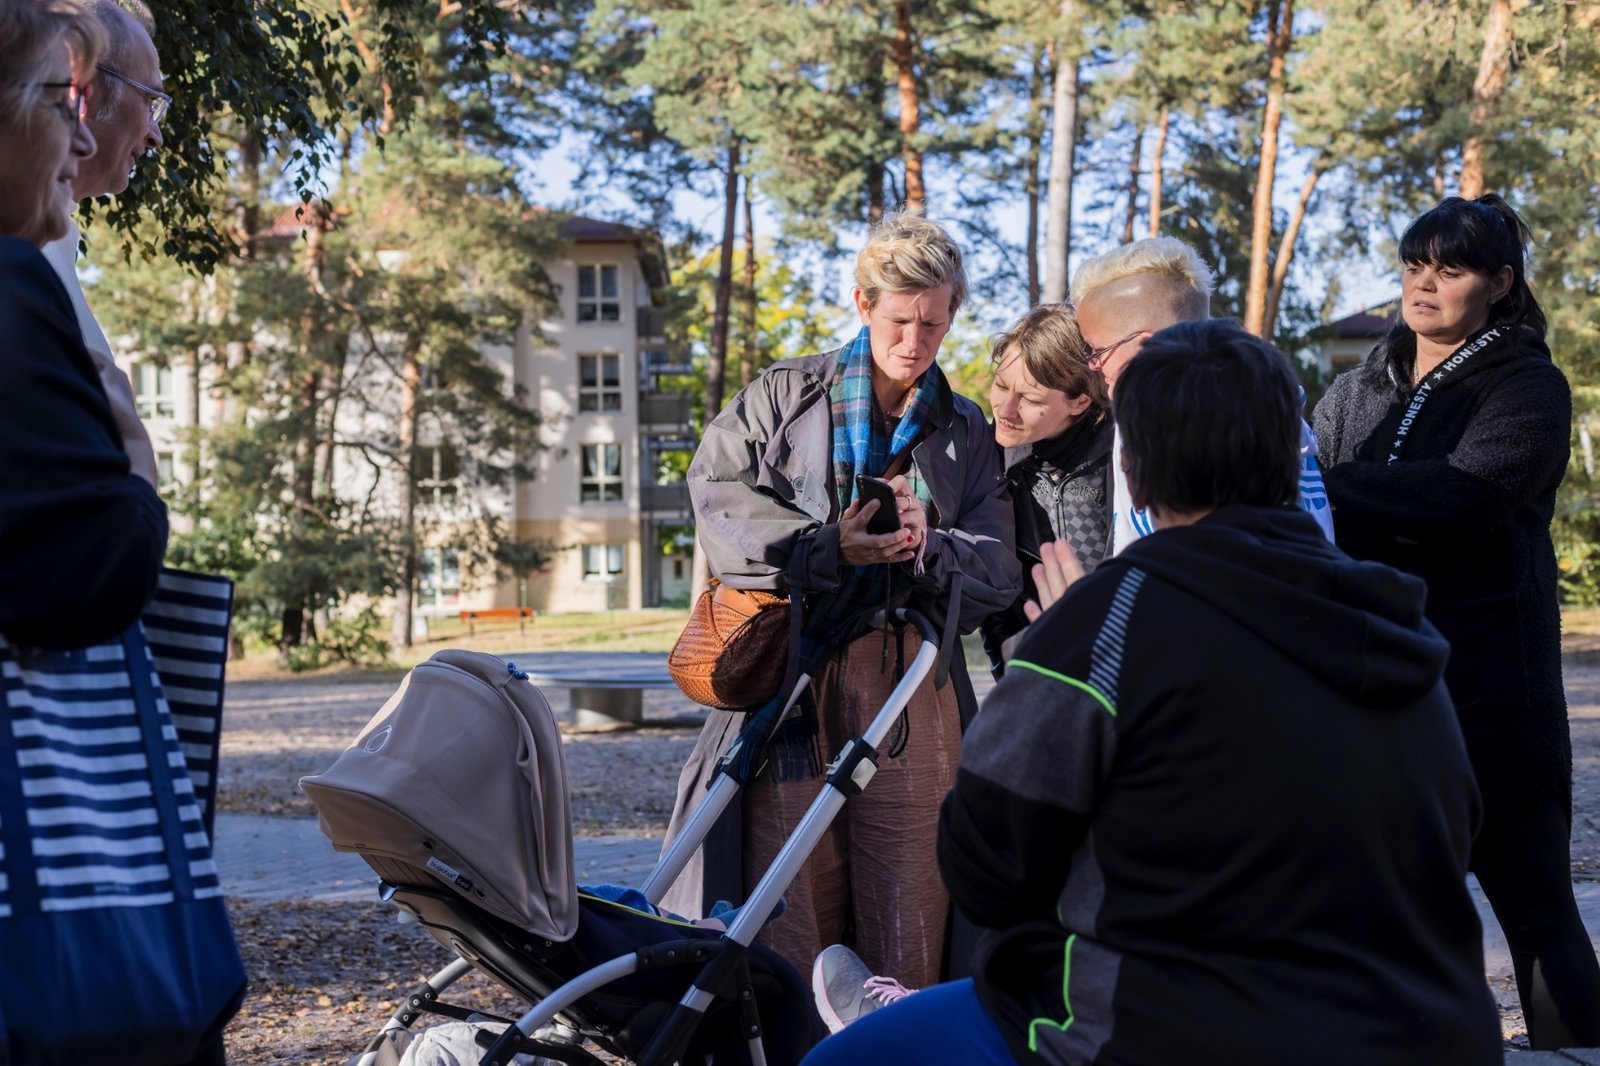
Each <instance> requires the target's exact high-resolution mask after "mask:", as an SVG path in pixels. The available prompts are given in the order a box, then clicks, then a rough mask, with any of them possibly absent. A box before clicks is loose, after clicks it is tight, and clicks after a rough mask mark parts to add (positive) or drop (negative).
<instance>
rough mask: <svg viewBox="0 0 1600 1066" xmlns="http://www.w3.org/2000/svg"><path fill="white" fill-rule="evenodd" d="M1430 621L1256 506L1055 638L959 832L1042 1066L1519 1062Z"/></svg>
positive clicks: (1143, 569)
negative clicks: (1494, 985) (1495, 982)
mask: <svg viewBox="0 0 1600 1066" xmlns="http://www.w3.org/2000/svg"><path fill="white" fill-rule="evenodd" d="M1422 600H1423V588H1422V584H1421V582H1419V581H1417V580H1416V579H1415V578H1412V577H1408V576H1406V575H1404V574H1401V573H1399V572H1397V571H1395V570H1392V569H1390V568H1388V567H1385V566H1380V565H1377V564H1373V563H1359V562H1355V561H1353V560H1351V559H1350V558H1349V557H1347V556H1346V555H1344V554H1343V553H1342V552H1340V551H1339V550H1338V549H1337V548H1335V547H1333V546H1332V545H1330V544H1329V543H1328V542H1327V540H1326V539H1325V538H1324V536H1323V535H1322V532H1321V530H1320V529H1319V527H1318V526H1317V524H1316V522H1315V521H1314V520H1313V519H1312V518H1311V517H1310V516H1309V515H1307V514H1305V513H1304V512H1302V511H1300V510H1298V509H1294V508H1281V509H1262V508H1248V507H1230V508H1224V509H1222V510H1219V511H1217V512H1214V513H1213V514H1211V515H1209V516H1208V517H1206V518H1204V519H1202V520H1201V521H1199V522H1197V523H1196V524H1194V525H1192V526H1185V527H1179V528H1174V529H1164V530H1159V531H1157V532H1156V533H1154V534H1152V535H1150V536H1147V537H1144V538H1141V539H1140V540H1139V541H1138V542H1137V543H1135V544H1133V545H1131V546H1129V548H1128V549H1127V550H1126V551H1125V552H1123V553H1122V554H1121V555H1120V556H1117V557H1116V558H1113V559H1108V560H1106V561H1105V562H1104V563H1102V564H1101V566H1100V568H1099V569H1097V570H1096V571H1095V572H1094V573H1093V574H1090V575H1089V576H1088V577H1086V578H1084V579H1083V580H1082V581H1080V582H1078V583H1077V584H1076V585H1074V586H1073V587H1072V588H1071V589H1070V590H1069V591H1068V593H1067V595H1066V596H1065V597H1064V598H1063V599H1062V601H1061V602H1060V603H1058V604H1057V605H1056V606H1055V607H1053V608H1052V609H1051V610H1050V611H1049V612H1047V613H1046V614H1045V616H1044V617H1043V618H1042V619H1040V621H1039V622H1037V623H1035V625H1034V626H1033V627H1032V629H1031V630H1030V631H1029V633H1028V635H1027V636H1026V637H1024V639H1023V642H1022V645H1021V646H1020V647H1019V648H1018V649H1017V654H1016V657H1015V658H1014V659H1013V660H1012V661H1011V664H1010V666H1009V667H1008V668H1007V670H1006V674H1005V677H1004V678H1003V679H1002V680H1001V681H1000V682H999V684H998V685H997V686H996V688H995V689H994V691H993V692H992V693H991V694H990V695H989V697H988V699H987V700H986V701H985V702H984V706H983V709H982V710H981V711H980V712H979V714H978V716H977V718H976V719H975V720H974V721H973V723H972V725H971V727H970V728H969V730H968V732H967V735H966V737H965V739H964V741H963V744H962V749H961V767H960V771H959V773H958V776H957V781H956V786H955V788H954V790H953V791H952V792H951V793H950V795H949V796H948V797H947V799H946V801H945V804H944V807H943V809H942V811H941V818H940V832H939V865H940V871H941V873H942V874H943V877H944V881H945V883H946V885H947V886H948V887H949V889H950V894H951V897H952V898H953V899H954V901H955V903H956V905H957V906H958V907H960V908H961V909H962V910H963V912H965V913H966V914H967V916H968V917H970V918H971V919H972V920H973V921H974V922H976V923H977V924H979V925H981V926H985V927H988V928H990V929H994V930H997V932H995V933H992V934H990V935H989V936H988V938H987V940H986V942H985V944H984V945H983V947H982V948H980V951H979V957H978V960H977V966H976V970H977V978H976V980H977V987H978V993H979V996H980V998H981V1000H982V1002H983V1004H984V1006H985V1008H986V1009H987V1010H988V1011H989V1012H990V1014H991V1015H992V1016H994V1017H995V1019H996V1021H997V1022H998V1023H999V1025H1000V1028H1001V1031H1002V1032H1003V1033H1004V1034H1005V1035H1006V1037H1007V1040H1008V1042H1009V1043H1010V1045H1011V1048H1012V1051H1013V1052H1014V1053H1015V1054H1016V1055H1017V1057H1018V1060H1019V1061H1020V1062H1024V1063H1037V1062H1043V1063H1050V1064H1055V1066H1064V1064H1068V1063H1091V1062H1092V1063H1142V1064H1149V1066H1166V1064H1170V1063H1176V1062H1184V1063H1212V1062H1215V1063H1237V1062H1294V1063H1301V1064H1306V1063H1327V1064H1333V1063H1341V1064H1342V1063H1352V1062H1360V1063H1369V1064H1370V1063H1379V1064H1389V1063H1392V1064H1396V1066H1399V1064H1402V1063H1404V1064H1414V1063H1419V1062H1449V1063H1454V1064H1461V1066H1477V1064H1481V1066H1496V1064H1498V1063H1499V1062H1500V1058H1501V1051H1500V1032H1499V1025H1498V1019H1497V1016H1496V1013H1495V1006H1494V1002H1493V1000H1492V999H1491V997H1490V995H1489V992H1488V989H1487V988H1486V986H1485V984H1484V980H1483V945H1482V939H1481V938H1482V931H1481V929H1480V927H1479V924H1478V917H1477V912H1476V909H1475V908H1474V906H1473V903H1472V900H1471V898H1470V897H1469V895H1468V893H1467V890H1466V885H1465V878H1466V872H1467V855H1468V850H1469V847H1470V844H1471V841H1472V836H1473V833H1474V831H1475V829H1476V827H1477V824H1478V819H1479V813H1480V805H1479V800H1478V794H1477V790H1476V788H1475V787H1474V784H1473V778H1472V771H1471V769H1470V767H1469V766H1468V763H1467V756H1466V751H1465V749H1464V746H1463V744H1462V741H1461V733H1460V730H1459V728H1458V726H1457V724H1456V717H1455V713H1454V710H1453V709H1452V707H1451V706H1450V700H1449V696H1448V694H1447V693H1446V691H1445V688H1444V686H1443V684H1442V683H1441V681H1440V676H1441V673H1442V670H1443V666H1444V658H1445V645H1444V642H1443V641H1442V640H1441V639H1440V638H1439V635H1438V633H1437V632H1436V631H1435V630H1434V629H1433V627H1432V626H1430V625H1429V624H1428V623H1427V622H1426V621H1425V620H1424V619H1423V616H1422Z"/></svg>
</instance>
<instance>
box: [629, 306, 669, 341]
mask: <svg viewBox="0 0 1600 1066" xmlns="http://www.w3.org/2000/svg"><path fill="white" fill-rule="evenodd" d="M634 330H635V332H634V336H636V337H638V338H639V339H641V340H643V339H646V338H653V339H662V340H665V339H666V336H667V309H666V308H665V307H640V308H636V309H635V311H634Z"/></svg>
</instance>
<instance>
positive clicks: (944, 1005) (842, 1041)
mask: <svg viewBox="0 0 1600 1066" xmlns="http://www.w3.org/2000/svg"><path fill="white" fill-rule="evenodd" d="M863 1062H915V1063H917V1064H918V1066H930V1064H931V1066H937V1064H941V1063H950V1064H951V1066H1017V1060H1016V1059H1015V1058H1014V1057H1013V1056H1012V1054H1011V1049H1010V1048H1008V1047H1006V1042H1005V1038H1004V1037H1002V1036H1001V1035H1000V1029H999V1027H998V1026H997V1025H995V1023H994V1019H993V1018H991V1017H989V1012H988V1011H986V1010H984V1009H983V1004H981V1003H979V1002H978V993H977V992H976V991H975V990H974V989H973V987H972V979H971V978H970V977H969V978H967V979H966V980H965V981H951V982H950V983H948V984H943V985H934V986H933V987H932V988H924V989H923V990H922V991H920V992H916V993H913V994H912V995H909V996H907V997H906V998H905V999H902V1000H900V1001H899V1002H897V1003H891V1004H890V1005H889V1006H887V1007H884V1008H882V1009H880V1010H876V1011H873V1012H872V1013H871V1014H869V1015H867V1016H866V1017H865V1018H862V1019H861V1020H860V1021H858V1022H856V1023H854V1024H852V1025H850V1026H849V1027H848V1028H846V1029H845V1030H844V1031H843V1032H841V1033H836V1034H835V1035H833V1036H830V1037H828V1039H826V1040H824V1041H823V1042H822V1043H820V1044H818V1045H817V1046H816V1047H815V1048H813V1049H812V1051H811V1054H809V1055H807V1056H806V1060H805V1062H803V1063H801V1066H834V1064H835V1063H839V1064H843V1066H850V1064H857V1063H863Z"/></svg>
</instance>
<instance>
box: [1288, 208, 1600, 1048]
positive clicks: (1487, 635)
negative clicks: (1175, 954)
mask: <svg viewBox="0 0 1600 1066" xmlns="http://www.w3.org/2000/svg"><path fill="white" fill-rule="evenodd" d="M1527 240H1528V232H1527V228H1526V227H1525V226H1524V225H1523V223H1522V220H1521V219H1520V218H1518V217H1517V214H1516V212H1515V211H1513V210H1512V209H1511V207H1510V206H1509V205H1507V204H1506V202H1505V201H1504V200H1502V199H1500V198H1499V197H1498V196H1481V197H1479V198H1478V199H1476V200H1463V199H1461V198H1459V197H1450V198H1448V199H1446V200H1444V201H1443V202H1442V203H1440V204H1439V206H1438V207H1435V208H1434V209H1433V210H1431V211H1428V212H1427V213H1425V214H1423V215H1422V216H1421V217H1419V218H1417V219H1416V220H1415V221H1414V222H1412V223H1411V225H1410V226H1409V227H1407V229H1406V231H1405V234H1404V235H1403V236H1402V237H1401V239H1400V261H1401V262H1402V263H1403V264H1404V271H1403V273H1402V283H1401V310H1400V317H1399V320H1398V321H1397V322H1396V323H1395V325H1394V327H1393V328H1392V329H1391V330H1390V331H1389V334H1388V336H1386V337H1385V338H1384V339H1383V340H1382V341H1381V342H1380V343H1379V344H1378V345H1377V347H1376V348H1374V349H1373V351H1372V354H1371V355H1370V356H1369V357H1368V359H1367V362H1366V364H1365V365H1364V366H1363V367H1361V368H1360V369H1358V370H1354V371H1351V372H1350V373H1348V374H1344V375H1343V376H1341V377H1339V378H1338V379H1337V380H1335V381H1334V383H1333V386H1332V388H1330V389H1329V390H1328V394H1327V395H1326V396H1325V397H1323V399H1322V402H1321V403H1320V404H1318V405H1317V410H1316V414H1315V426H1316V432H1317V439H1318V441H1319V443H1320V444H1321V446H1322V450H1323V455H1324V456H1326V457H1327V461H1326V468H1325V478H1326V482H1327V488H1328V497H1329V499H1330V500H1331V502H1332V504H1333V508H1334V512H1335V519H1334V525H1335V529H1336V530H1337V532H1338V543H1339V546H1340V547H1342V548H1344V549H1345V551H1347V552H1348V553H1350V554H1351V555H1353V556H1355V557H1356V558H1358V559H1372V560H1377V561H1379V562H1384V563H1387V564H1389V565H1390V566H1393V567H1396V568H1397V569H1400V570H1404V571H1406V572H1408V573H1412V574H1416V575H1417V576H1419V577H1421V578H1423V579H1424V580H1425V581H1426V582H1427V585H1428V600H1427V616H1428V618H1429V620H1430V621H1432V622H1433V624H1434V625H1435V626H1437V627H1438V629H1439V631H1440V632H1441V633H1442V634H1443V635H1444V637H1445V638H1446V639H1448V640H1449V642H1450V649H1451V650H1450V661H1449V665H1448V668H1447V669H1446V671H1445V683H1446V685H1447V686H1448V688H1449V690H1450V695H1451V696H1452V698H1453V699H1454V701H1455V705H1456V711H1457V713H1458V715H1459V717H1460V720H1461V728H1462V732H1463V734H1464V735H1465V737H1466V742H1467V749H1468V752H1469V753H1470V755H1471V757H1472V765H1473V769H1474V771H1475V772H1476V774H1477V779H1478V785H1479V788H1480V789H1481V790H1482V793H1483V803H1484V822H1483V826H1482V828H1481V830H1480V831H1479V833H1478V836H1477V839H1476V840H1475V842H1474V844H1473V850H1472V869H1473V871H1474V872H1475V873H1476V874H1477V875H1478V881H1479V883H1480V884H1481V885H1482V886H1483V890H1484V893H1485V894H1486V895H1487V896H1488V898H1489V902H1490V904H1491V905H1492V906H1493V907H1494V911H1495V916H1496V917H1497V918H1498V919H1499V922H1500V925H1501V927H1502V928H1503V929H1504V930H1505V934H1506V940H1507V942H1508V943H1509V944H1510V947H1511V956H1512V962H1513V965H1514V967H1515V970H1516V977H1517V991H1518V994H1519V996H1520V997H1521V1000H1522V1007H1523V1013H1524V1016H1525V1017H1526V1019H1527V1024H1528V1037H1529V1040H1530V1041H1531V1043H1532V1044H1533V1046H1534V1047H1535V1048H1562V1047H1573V1046H1583V1047H1592V1046H1594V1045H1596V1044H1600V964H1597V963H1596V960H1595V955H1594V951H1593V949H1592V947H1591V945H1590V942H1589V937H1588V935H1587V933H1585V931H1584V927H1583V923H1582V921H1581V920H1580V918H1579V915H1578V909H1577V905H1576V903H1575V902H1574V900H1573V895H1572V882H1571V870H1570V858H1569V840H1570V836H1571V825H1572V748H1571V741H1570V738H1569V734H1568V729H1567V708H1566V696H1565V693H1564V692H1563V689H1562V683H1561V618H1560V611H1559V607H1558V604H1557V598H1556V562H1555V550H1554V547H1553V546H1552V544H1551V541H1550V519H1551V516H1552V515H1553V513H1554V510H1555V499H1556V488H1557V486H1559V485H1560V484H1561V478H1562V476H1563V474H1564V473H1565V471H1566V465H1567V455H1568V449H1569V438H1570V434H1571V422H1572V396H1571V391H1570V389H1569V388H1568V386H1567V381H1566V378H1565V377H1564V376H1563V375H1562V373H1561V371H1560V370H1559V369H1557V367H1556V365H1555V364H1554V363H1553V362H1552V361H1551V359H1550V350H1549V349H1548V348H1547V347H1546V346H1545V340H1544V333H1545V318H1544V312H1543V311H1542V310H1540V308H1539V303H1538V301H1537V300H1535V299H1534V295H1533V292H1532V290H1531V289H1530V288H1529V287H1528V282H1527V277H1526V274H1525V268H1524V263H1523V248H1524V245H1525V244H1526V243H1527Z"/></svg>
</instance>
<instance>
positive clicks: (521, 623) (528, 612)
mask: <svg viewBox="0 0 1600 1066" xmlns="http://www.w3.org/2000/svg"><path fill="white" fill-rule="evenodd" d="M532 617H533V608H532V607H485V608H483V609H481V610H477V611H462V612H461V613H460V618H461V621H462V624H463V625H465V626H466V627H467V633H468V635H469V636H476V635H477V632H478V623H479V622H480V621H484V622H487V621H492V620H498V619H504V618H515V619H516V620H517V632H519V633H526V632H527V631H528V619H530V618H532Z"/></svg>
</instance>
